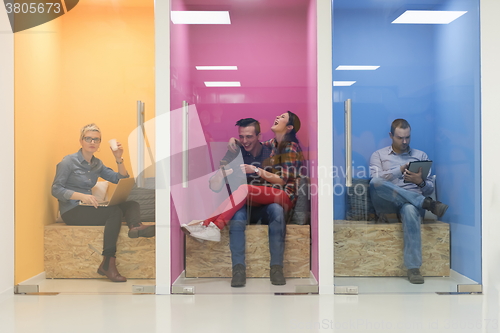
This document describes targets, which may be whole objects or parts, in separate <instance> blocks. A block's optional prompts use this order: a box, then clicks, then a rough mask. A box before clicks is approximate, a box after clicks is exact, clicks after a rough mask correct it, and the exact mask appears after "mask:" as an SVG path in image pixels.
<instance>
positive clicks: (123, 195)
mask: <svg viewBox="0 0 500 333" xmlns="http://www.w3.org/2000/svg"><path fill="white" fill-rule="evenodd" d="M134 185H135V179H134V178H133V177H130V178H122V179H120V180H119V181H118V185H116V189H115V191H114V192H113V194H112V195H111V198H109V200H108V201H100V202H98V206H99V207H108V206H114V205H118V204H121V203H122V202H125V201H126V200H127V198H128V195H129V194H130V191H132V188H133V187H134ZM80 206H93V205H91V204H86V203H84V202H81V201H80Z"/></svg>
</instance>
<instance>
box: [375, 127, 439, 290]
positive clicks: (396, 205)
mask: <svg viewBox="0 0 500 333" xmlns="http://www.w3.org/2000/svg"><path fill="white" fill-rule="evenodd" d="M410 134H411V127H410V124H409V123H408V122H407V121H406V120H404V119H396V120H394V121H393V122H392V124H391V132H390V133H389V136H390V138H391V140H392V145H390V146H388V147H385V148H382V149H379V150H377V151H376V152H374V153H373V154H372V156H371V158H370V177H372V180H371V181H370V195H371V199H372V202H373V206H374V207H375V211H376V212H377V215H379V216H381V214H394V213H396V214H398V215H399V216H400V217H401V221H402V223H403V237H404V264H405V266H406V268H407V269H408V280H409V281H410V282H411V283H416V284H420V283H424V278H423V277H422V275H421V274H420V266H421V265H422V243H421V236H420V223H421V221H422V217H423V216H424V213H425V210H428V211H431V212H432V213H433V214H435V215H437V216H438V217H441V216H443V215H444V213H445V212H446V210H447V209H448V206H447V205H445V204H443V203H441V202H439V201H435V200H433V199H431V198H430V197H429V196H430V195H431V194H432V192H433V191H434V184H433V182H432V180H431V178H430V171H429V172H427V174H423V173H422V169H423V168H424V169H425V165H421V166H418V169H413V168H412V170H414V171H410V170H409V164H410V162H416V161H428V157H427V154H426V153H424V152H423V151H421V150H418V149H414V148H410ZM429 162H430V161H429ZM422 164H425V163H422ZM427 164H430V163H427Z"/></svg>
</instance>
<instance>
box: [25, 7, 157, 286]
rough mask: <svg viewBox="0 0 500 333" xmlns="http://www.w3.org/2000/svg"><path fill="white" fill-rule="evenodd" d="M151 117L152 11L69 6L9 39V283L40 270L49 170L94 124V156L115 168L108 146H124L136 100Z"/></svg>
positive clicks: (52, 211) (51, 211) (51, 208)
mask: <svg viewBox="0 0 500 333" xmlns="http://www.w3.org/2000/svg"><path fill="white" fill-rule="evenodd" d="M137 100H142V101H143V102H145V103H146V118H147V119H149V118H152V117H153V115H154V114H155V111H154V12H153V6H152V4H151V6H150V7H141V8H135V7H125V8H116V7H108V6H84V5H79V6H76V7H75V8H74V9H73V10H72V11H70V12H69V13H67V14H65V15H64V16H62V17H61V18H59V19H56V20H53V21H51V22H48V23H46V24H43V25H41V26H38V27H35V28H32V29H30V30H27V31H26V32H22V33H16V34H15V155H16V156H15V163H16V165H15V172H16V176H15V186H16V193H15V214H16V216H15V219H16V222H15V223H16V226H15V232H16V235H15V283H19V282H22V281H24V280H26V279H28V278H31V277H33V276H35V275H37V274H39V273H41V272H43V271H44V262H43V260H44V258H43V245H44V239H43V228H44V226H45V225H47V224H50V223H53V222H54V220H55V218H56V215H57V201H56V199H55V198H54V197H52V196H51V194H50V190H51V184H52V180H53V178H54V175H55V167H56V164H57V163H58V162H59V161H60V160H61V159H62V158H63V157H64V156H65V155H67V154H71V153H74V152H76V151H77V150H78V149H79V147H80V146H79V141H78V140H79V130H80V128H81V127H82V126H83V125H85V124H88V123H91V122H95V123H96V124H97V125H98V126H99V127H100V128H101V130H102V136H103V143H102V145H101V149H100V152H98V153H97V154H96V156H97V157H99V158H100V159H102V160H103V162H104V163H105V164H106V165H108V166H109V167H111V168H116V164H115V161H114V157H113V155H112V154H111V152H110V151H109V150H108V149H109V146H108V144H107V141H108V140H109V139H111V138H116V139H118V140H119V141H120V142H122V144H123V145H124V147H125V153H124V159H125V163H126V166H127V168H128V170H129V172H130V173H132V168H131V162H130V160H129V156H130V155H129V152H128V136H129V134H130V132H131V131H132V130H134V129H135V127H136V119H137V115H136V101H137Z"/></svg>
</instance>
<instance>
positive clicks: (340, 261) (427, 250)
mask: <svg viewBox="0 0 500 333" xmlns="http://www.w3.org/2000/svg"><path fill="white" fill-rule="evenodd" d="M334 233H335V237H334V240H335V249H334V256H335V276H406V274H407V270H406V267H405V266H404V264H403V229H402V224H401V223H375V222H373V221H368V222H367V221H345V220H336V221H335V226H334ZM421 234H422V267H421V269H420V270H421V273H422V275H424V276H449V275H450V228H449V224H448V223H443V222H439V221H424V223H423V224H422V226H421Z"/></svg>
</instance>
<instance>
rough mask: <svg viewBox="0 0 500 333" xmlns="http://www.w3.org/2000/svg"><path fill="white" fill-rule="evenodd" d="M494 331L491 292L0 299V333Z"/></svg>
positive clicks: (495, 304) (495, 295) (495, 307)
mask: <svg viewBox="0 0 500 333" xmlns="http://www.w3.org/2000/svg"><path fill="white" fill-rule="evenodd" d="M101 282H104V281H101ZM120 285H125V284H120ZM499 325H500V324H499V290H498V287H497V288H493V289H491V288H490V291H489V293H488V294H485V295H451V296H450V295H437V294H435V293H423V294H376V295H375V294H366V295H359V296H341V295H300V296H297V295H295V296H290V295H287V296H277V295H272V294H268V295H264V294H259V295H231V294H224V295H221V294H218V295H194V296H192V295H170V296H156V295H130V294H128V295H127V294H115V295H105V294H86V295H74V294H70V293H60V294H58V295H56V296H31V295H15V296H4V297H3V298H2V299H0V332H2V333H11V332H16V333H32V332H51V333H57V332H61V333H69V332H71V333H73V332H82V333H87V332H103V333H104V332H106V333H115V332H120V333H127V332H134V333H137V332H141V333H143V332H161V333H165V332H175V333H179V332H203V333H209V332H217V333H223V332H231V333H232V332H237V333H239V332H252V333H253V332H259V333H260V332H273V333H274V332H287V333H289V332H334V331H335V332H404V333H407V332H408V333H412V332H418V333H423V332H456V333H458V332H468V333H471V332H472V333H474V332H498V331H499Z"/></svg>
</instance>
